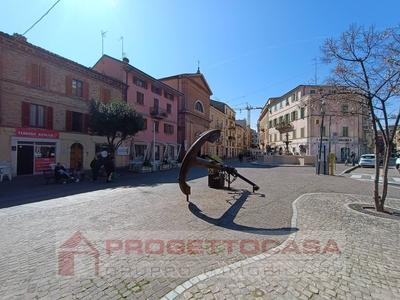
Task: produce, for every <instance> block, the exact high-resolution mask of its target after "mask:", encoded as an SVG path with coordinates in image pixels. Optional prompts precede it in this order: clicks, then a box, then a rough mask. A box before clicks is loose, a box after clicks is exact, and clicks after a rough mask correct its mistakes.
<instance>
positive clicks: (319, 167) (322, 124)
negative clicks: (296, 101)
mask: <svg viewBox="0 0 400 300" xmlns="http://www.w3.org/2000/svg"><path fill="white" fill-rule="evenodd" d="M324 116H325V100H322V101H321V117H322V121H321V130H320V131H321V135H320V140H319V153H318V175H319V173H320V170H321V162H322V159H321V154H322V134H323V129H324Z"/></svg>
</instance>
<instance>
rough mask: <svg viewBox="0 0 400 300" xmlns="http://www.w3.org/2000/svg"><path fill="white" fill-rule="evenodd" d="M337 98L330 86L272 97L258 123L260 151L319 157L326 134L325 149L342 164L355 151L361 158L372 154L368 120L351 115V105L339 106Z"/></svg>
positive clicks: (307, 87) (308, 88) (301, 87)
mask: <svg viewBox="0 0 400 300" xmlns="http://www.w3.org/2000/svg"><path fill="white" fill-rule="evenodd" d="M335 97H337V96H336V94H335V91H334V90H333V89H332V88H330V87H327V86H312V85H300V86H298V87H296V88H295V89H293V90H291V91H289V92H288V93H286V94H284V95H283V96H281V97H276V98H270V99H269V100H268V101H267V103H266V106H265V110H263V112H262V114H261V116H260V118H259V120H258V124H259V129H260V134H259V144H260V148H261V149H265V152H267V153H269V152H271V153H280V154H285V153H287V154H307V155H316V154H318V152H319V146H320V144H321V135H322V147H323V149H324V148H325V150H326V153H328V151H329V150H330V152H331V153H334V154H335V156H336V158H337V160H339V161H344V160H345V158H346V156H347V155H348V154H349V153H350V152H351V151H354V152H355V153H356V155H357V156H359V155H360V154H363V153H368V152H370V151H371V150H370V148H369V146H370V136H369V134H370V133H369V131H368V124H367V121H366V120H365V117H364V116H363V115H362V114H352V113H350V108H349V106H348V105H341V106H340V107H338V106H339V104H338V102H337V101H335V100H334V99H335ZM322 115H324V118H322ZM322 119H323V120H322ZM322 122H324V124H323V126H321V125H322Z"/></svg>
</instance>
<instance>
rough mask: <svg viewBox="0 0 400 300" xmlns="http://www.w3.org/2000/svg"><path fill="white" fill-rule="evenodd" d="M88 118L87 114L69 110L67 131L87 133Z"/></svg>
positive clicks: (66, 118) (67, 113) (66, 117)
mask: <svg viewBox="0 0 400 300" xmlns="http://www.w3.org/2000/svg"><path fill="white" fill-rule="evenodd" d="M87 116H88V115H87V114H83V113H79V112H75V111H70V110H67V111H66V116H65V122H66V123H65V131H67V132H70V131H73V132H82V133H87V132H88V127H87V122H86V120H87Z"/></svg>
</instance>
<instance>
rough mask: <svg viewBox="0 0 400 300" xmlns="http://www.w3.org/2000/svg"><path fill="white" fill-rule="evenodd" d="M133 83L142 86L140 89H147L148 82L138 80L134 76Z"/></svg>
mask: <svg viewBox="0 0 400 300" xmlns="http://www.w3.org/2000/svg"><path fill="white" fill-rule="evenodd" d="M132 81H133V83H134V84H136V85H137V86H140V87H142V88H144V89H147V82H146V81H144V80H141V79H139V78H137V77H135V76H133V79H132Z"/></svg>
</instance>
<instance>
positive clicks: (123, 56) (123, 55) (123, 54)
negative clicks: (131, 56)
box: [118, 36, 126, 60]
mask: <svg viewBox="0 0 400 300" xmlns="http://www.w3.org/2000/svg"><path fill="white" fill-rule="evenodd" d="M121 40H122V58H121V59H122V60H123V59H124V58H125V55H126V53H125V52H124V37H123V36H121V38H120V39H119V40H118V41H121Z"/></svg>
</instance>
